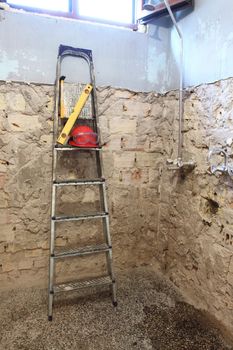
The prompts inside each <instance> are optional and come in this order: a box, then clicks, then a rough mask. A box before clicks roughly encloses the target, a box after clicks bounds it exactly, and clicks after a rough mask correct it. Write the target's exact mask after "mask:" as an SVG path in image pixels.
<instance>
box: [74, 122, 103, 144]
mask: <svg viewBox="0 0 233 350" xmlns="http://www.w3.org/2000/svg"><path fill="white" fill-rule="evenodd" d="M69 145H71V146H76V147H90V148H91V147H98V135H97V134H96V133H95V132H94V131H93V130H92V128H90V127H89V126H87V125H79V126H76V127H75V128H74V129H73V130H72V131H71V134H70V139H69Z"/></svg>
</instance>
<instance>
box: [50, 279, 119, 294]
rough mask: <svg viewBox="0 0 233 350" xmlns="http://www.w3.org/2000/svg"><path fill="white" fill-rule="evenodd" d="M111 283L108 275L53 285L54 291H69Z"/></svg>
mask: <svg viewBox="0 0 233 350" xmlns="http://www.w3.org/2000/svg"><path fill="white" fill-rule="evenodd" d="M112 283H114V282H113V281H112V279H111V278H110V277H109V276H105V277H99V278H94V279H91V280H87V281H79V282H69V283H63V284H58V285H56V286H54V293H61V292H70V291H72V290H76V289H82V288H87V287H95V286H102V285H110V284H112Z"/></svg>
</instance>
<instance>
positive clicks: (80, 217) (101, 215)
mask: <svg viewBox="0 0 233 350" xmlns="http://www.w3.org/2000/svg"><path fill="white" fill-rule="evenodd" d="M106 216H108V213H96V214H88V215H78V216H54V217H52V220H54V221H56V222H57V221H79V220H88V219H98V218H105V217H106Z"/></svg>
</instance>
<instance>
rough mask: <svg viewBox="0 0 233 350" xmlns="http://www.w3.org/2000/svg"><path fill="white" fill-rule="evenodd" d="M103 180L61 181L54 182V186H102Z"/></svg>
mask: <svg viewBox="0 0 233 350" xmlns="http://www.w3.org/2000/svg"><path fill="white" fill-rule="evenodd" d="M104 182H105V179H92V180H85V179H84V180H61V181H54V183H53V185H54V186H76V185H102V184H103V183H104Z"/></svg>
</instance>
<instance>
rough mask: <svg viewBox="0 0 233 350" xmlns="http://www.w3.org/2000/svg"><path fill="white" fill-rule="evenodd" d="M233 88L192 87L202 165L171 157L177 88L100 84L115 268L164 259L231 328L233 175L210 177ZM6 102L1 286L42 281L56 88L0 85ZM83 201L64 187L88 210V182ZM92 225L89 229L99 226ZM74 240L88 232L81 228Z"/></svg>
mask: <svg viewBox="0 0 233 350" xmlns="http://www.w3.org/2000/svg"><path fill="white" fill-rule="evenodd" d="M232 86H233V79H227V80H223V81H219V82H217V83H215V84H209V85H206V84H205V85H201V86H198V87H196V88H193V89H189V90H187V91H186V95H185V113H184V116H185V117H184V130H183V135H184V150H183V153H184V159H186V160H189V159H193V160H195V161H196V163H197V166H196V168H195V169H194V171H192V172H190V173H185V172H184V173H183V172H180V171H171V170H168V168H167V164H166V160H167V159H168V158H169V159H171V158H172V159H174V158H175V157H176V156H177V153H176V152H177V134H178V132H177V128H178V95H177V92H175V91H174V92H170V93H167V94H165V95H161V94H156V93H136V92H133V91H129V90H122V89H114V88H109V87H103V88H99V89H98V103H99V114H100V127H101V133H102V139H103V143H104V144H105V146H104V151H103V158H104V168H105V175H106V178H107V180H108V184H109V191H108V192H109V202H110V203H109V204H110V214H111V232H112V236H113V247H114V262H115V266H116V269H117V270H119V269H127V268H129V267H134V266H139V265H144V264H145V265H147V264H152V265H154V266H157V267H158V268H159V269H161V270H162V271H163V272H164V273H166V274H167V275H168V276H169V277H170V278H171V279H172V281H173V282H174V283H175V284H176V285H177V286H178V287H179V289H180V290H181V291H182V293H183V294H184V295H185V296H186V298H187V300H188V301H189V302H190V303H192V304H194V305H195V306H198V307H200V308H204V309H206V310H208V311H209V312H210V313H211V314H212V315H214V316H215V317H217V318H218V319H219V320H220V321H221V322H222V323H223V324H224V325H225V326H226V327H227V328H228V329H230V330H231V331H232V329H233V326H232V324H233V318H232V308H233V303H232V286H233V277H232V276H233V275H232V274H233V265H232V263H233V260H232V255H233V251H232V249H233V248H232V245H233V237H232V236H233V235H232V225H233V205H232V198H233V197H232V179H230V178H229V177H228V176H224V175H218V174H216V175H211V174H210V172H209V170H208V168H209V164H208V162H207V154H208V150H209V149H210V148H211V147H213V146H216V145H218V146H224V147H226V148H228V151H229V152H230V153H231V147H230V146H229V140H228V145H227V142H226V140H227V139H228V138H229V137H231V135H232V132H231V128H232V115H231V111H232V97H233V88H232ZM0 104H1V145H0V147H1V157H0V162H1V164H0V185H1V203H0V206H1V209H0V220H1V238H0V251H1V262H0V264H1V270H0V279H1V288H13V287H14V288H17V287H20V286H22V285H24V286H26V285H27V286H33V285H40V286H46V284H47V269H48V264H47V263H48V237H49V230H50V227H49V221H50V220H49V218H50V184H51V142H52V111H53V87H51V86H47V85H28V84H18V83H8V84H6V83H2V84H1V85H0ZM77 161H78V160H77ZM85 162H86V158H85V157H84V158H83V159H82V163H77V164H76V165H77V169H79V168H81V167H85V165H84V163H85ZM80 164H81V165H80ZM79 165H80V166H79ZM76 174H77V173H76ZM80 198H81V197H76V195H74V194H72V195H70V194H68V195H65V194H62V196H61V199H62V200H63V201H64V203H66V204H67V203H68V205H69V206H70V208H72V207H73V203H74V200H75V199H78V202H80V203H79V204H80V205H81V208H86V207H85V206H86V205H87V202H88V201H89V202H90V203H91V204H93V203H94V204H93V205H94V207H95V206H96V205H97V204H96V200H95V194H94V192H93V191H92V190H90V189H89V190H87V192H86V193H84V197H83V198H84V200H83V201H82V200H81V199H80ZM85 230H86V233H87V235H86V236H88V235H89V234H90V235H92V238H93V230H97V225H92V226H91V227H89V228H86V229H85ZM94 232H95V231H94ZM70 233H71V230H69V232H64V231H61V233H60V235H59V238H58V245H60V246H65V245H67V243H68V244H72V243H73V242H74V241H75V235H73V236H72V237H73V238H72V239H71V240H70V241H69V239H67V234H70ZM76 239H77V241H78V242H79V243H80V242H82V243H84V241H85V239H83V238H82V236H80V235H79V234H78V235H77V237H76ZM78 242H77V243H78ZM103 266H104V263H103V261H102V260H97V261H95V260H91V261H89V262H87V260H84V261H83V262H82V263H81V264H80V263H79V264H78V265H76V264H74V265H72V267H71V264H69V263H68V264H65V266H63V267H59V271H60V272H61V275H62V276H67V278H68V277H72V276H74V271H75V272H76V273H78V274H79V275H80V276H81V277H82V276H84V275H85V274H88V273H90V272H91V273H93V271H94V270H95V268H97V270H98V269H99V270H100V271H102V269H103ZM68 271H69V273H68Z"/></svg>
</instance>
